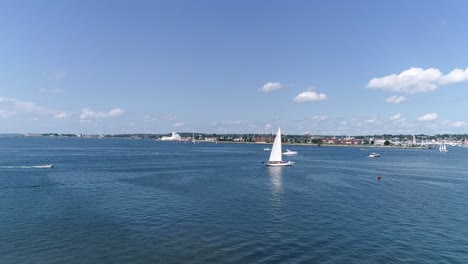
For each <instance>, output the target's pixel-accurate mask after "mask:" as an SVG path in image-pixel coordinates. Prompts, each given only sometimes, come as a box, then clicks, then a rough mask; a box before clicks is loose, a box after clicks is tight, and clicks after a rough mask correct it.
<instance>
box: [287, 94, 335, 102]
mask: <svg viewBox="0 0 468 264" xmlns="http://www.w3.org/2000/svg"><path fill="white" fill-rule="evenodd" d="M327 98H328V97H327V95H326V94H323V93H317V92H313V91H307V92H302V93H300V94H298V95H297V96H296V97H294V99H293V101H294V102H296V103H305V102H319V101H325V100H327Z"/></svg>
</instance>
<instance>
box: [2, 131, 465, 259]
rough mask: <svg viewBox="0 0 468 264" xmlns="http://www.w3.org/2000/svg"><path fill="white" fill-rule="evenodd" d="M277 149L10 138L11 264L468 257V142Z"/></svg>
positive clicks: (6, 208)
mask: <svg viewBox="0 0 468 264" xmlns="http://www.w3.org/2000/svg"><path fill="white" fill-rule="evenodd" d="M264 147H265V146H264V145H250V144H249V145H247V144H246V145H244V144H214V143H200V144H195V145H192V144H183V143H174V142H156V141H149V140H123V139H103V140H98V139H64V138H1V139H0V263H468V197H467V192H468V170H467V161H468V148H461V147H453V148H449V152H448V153H444V154H441V153H439V151H437V150H428V149H393V148H392V149H391V148H380V149H379V148H369V149H368V151H362V150H360V149H359V148H352V147H314V146H287V147H288V148H289V149H292V150H297V151H299V155H298V156H296V157H290V159H291V160H294V161H295V162H296V164H295V165H294V166H292V167H285V168H270V167H266V166H265V165H264V164H263V163H262V162H263V161H265V160H267V159H268V156H269V153H268V152H264V151H263V148H264ZM370 151H374V152H378V153H380V154H381V157H380V158H368V157H367V155H368V154H369V152H370ZM48 163H53V164H54V165H55V167H54V168H53V169H41V168H34V167H32V166H36V165H43V164H48ZM378 175H380V176H381V177H382V179H381V180H380V181H379V180H378V179H377V176H378Z"/></svg>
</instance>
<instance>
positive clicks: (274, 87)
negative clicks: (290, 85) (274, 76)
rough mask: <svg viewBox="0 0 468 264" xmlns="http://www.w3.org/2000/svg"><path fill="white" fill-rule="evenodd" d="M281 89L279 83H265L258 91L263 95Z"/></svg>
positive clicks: (281, 86)
mask: <svg viewBox="0 0 468 264" xmlns="http://www.w3.org/2000/svg"><path fill="white" fill-rule="evenodd" d="M281 88H283V85H281V83H279V82H268V83H265V84H264V85H263V86H262V88H260V91H261V92H264V93H268V92H271V91H273V90H278V89H281Z"/></svg>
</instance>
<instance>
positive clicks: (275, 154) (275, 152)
mask: <svg viewBox="0 0 468 264" xmlns="http://www.w3.org/2000/svg"><path fill="white" fill-rule="evenodd" d="M281 152H282V150H281V128H278V132H277V133H276V137H275V141H274V142H273V147H272V148H271V153H270V159H269V160H268V162H267V165H268V166H291V165H293V164H294V162H293V161H283V156H282V153H281Z"/></svg>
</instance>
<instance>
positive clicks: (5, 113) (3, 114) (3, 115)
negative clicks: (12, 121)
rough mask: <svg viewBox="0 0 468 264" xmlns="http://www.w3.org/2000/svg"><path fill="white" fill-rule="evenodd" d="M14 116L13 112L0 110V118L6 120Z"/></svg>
mask: <svg viewBox="0 0 468 264" xmlns="http://www.w3.org/2000/svg"><path fill="white" fill-rule="evenodd" d="M14 115H15V112H11V111H7V110H1V109H0V117H1V118H6V117H10V116H14Z"/></svg>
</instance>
